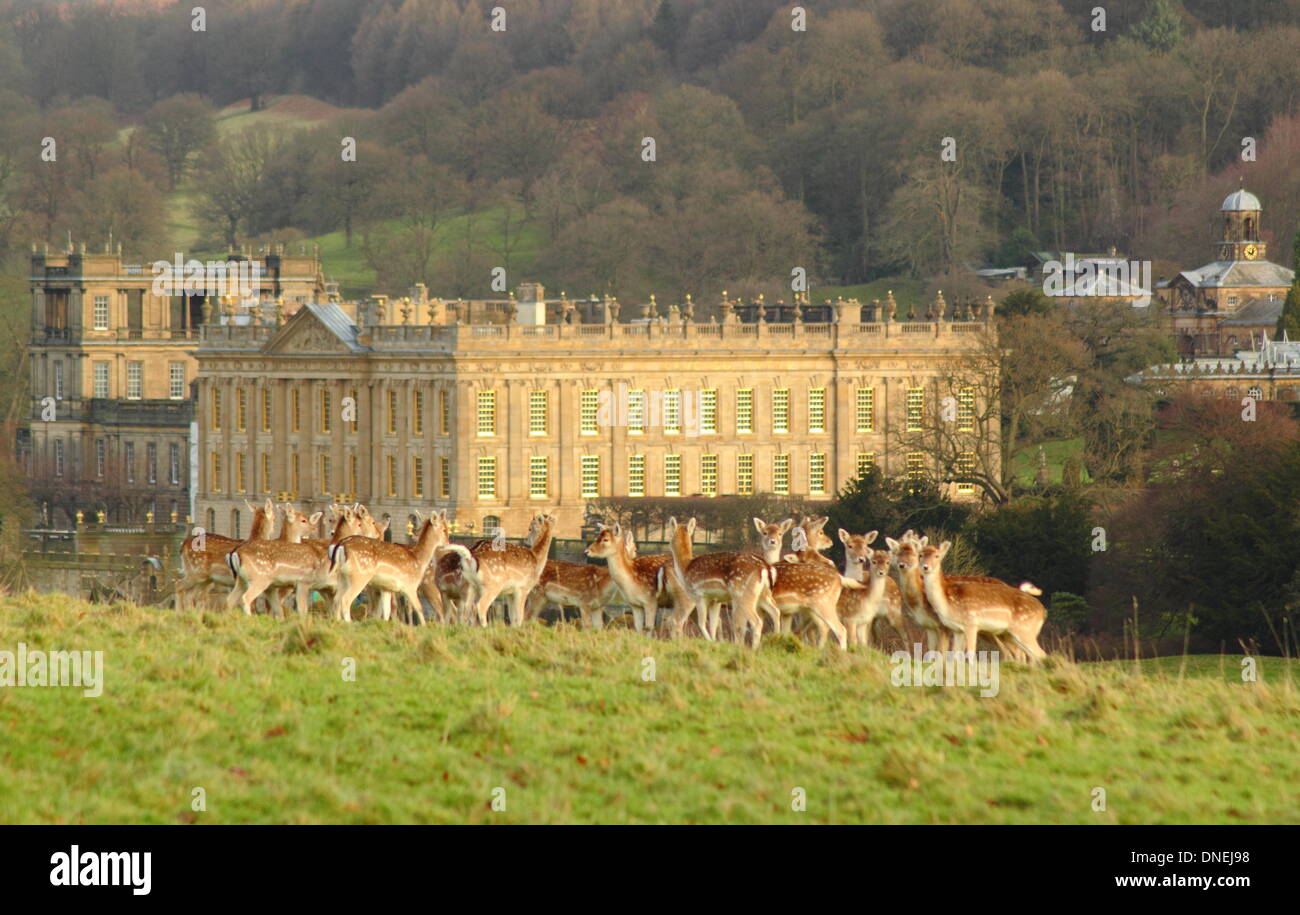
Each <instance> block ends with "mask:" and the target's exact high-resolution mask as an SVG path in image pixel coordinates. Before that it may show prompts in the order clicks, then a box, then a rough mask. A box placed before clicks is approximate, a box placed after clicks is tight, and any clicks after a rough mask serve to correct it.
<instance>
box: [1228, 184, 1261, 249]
mask: <svg viewBox="0 0 1300 915" xmlns="http://www.w3.org/2000/svg"><path fill="white" fill-rule="evenodd" d="M1220 210H1221V212H1222V213H1223V240H1222V241H1221V242H1219V245H1218V249H1219V250H1218V254H1219V260H1221V261H1257V260H1265V259H1266V247H1267V246H1266V245H1265V244H1264V242H1263V241H1261V240H1260V237H1259V215H1260V211H1261V207H1260V205H1259V198H1258V197H1256V196H1255V195H1254V194H1252V193H1251V192H1250V191H1248V190H1246V189H1245V188H1242V189H1241V190H1239V191H1234V192H1233V193H1231V194H1229V195H1228V196H1227V197H1225V198H1224V200H1223V206H1222V207H1221V208H1220Z"/></svg>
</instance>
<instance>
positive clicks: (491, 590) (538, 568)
mask: <svg viewBox="0 0 1300 915" xmlns="http://www.w3.org/2000/svg"><path fill="white" fill-rule="evenodd" d="M554 529H555V518H554V517H553V516H551V515H537V516H535V517H534V518H533V523H532V525H531V526H530V528H529V538H530V540H531V545H530V546H520V545H519V544H516V543H505V544H503V543H500V542H499V541H495V540H480V541H479V542H478V543H476V544H474V546H473V547H471V548H470V552H471V553H472V554H473V556H474V560H475V562H476V564H477V570H476V571H477V573H478V580H479V582H481V585H480V586H479V587H478V588H477V589H476V590H477V591H478V593H477V596H476V603H475V613H476V615H477V617H478V622H479V625H480V626H486V625H487V620H488V611H489V610H491V609H492V602H493V601H494V600H496V599H497V598H498V597H504V598H505V599H506V613H507V617H508V618H509V620H510V625H512V626H518V625H520V624H521V623H522V622H523V604H524V601H525V600H526V599H527V597H528V594H529V592H531V591H532V590H533V588H535V587H537V581H538V579H540V578H541V577H542V569H544V568H545V567H546V556H547V554H548V553H549V552H550V551H551V536H552V532H553V531H554Z"/></svg>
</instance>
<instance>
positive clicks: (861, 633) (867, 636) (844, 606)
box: [837, 528, 907, 647]
mask: <svg viewBox="0 0 1300 915" xmlns="http://www.w3.org/2000/svg"><path fill="white" fill-rule="evenodd" d="M875 539H876V532H875V531H868V532H867V533H865V534H850V533H849V532H848V531H846V530H844V529H843V528H840V540H841V541H842V542H843V543H844V576H845V577H846V578H853V579H856V580H858V581H866V582H867V584H868V588H867V590H866V591H859V590H856V589H852V588H846V589H845V590H844V592H843V593H842V594H840V601H839V604H838V607H837V609H838V610H839V614H840V619H841V620H842V621H843V622H844V625H845V626H846V627H847V629H848V631H849V644H850V645H863V646H866V647H870V646H871V627H872V624H873V623H874V622H875V621H876V619H877V618H878V617H879V616H881V615H882V614H883V615H884V617H885V619H887V620H889V624H890V625H891V626H893V627H894V630H895V631H896V632H897V633H898V634H899V635H901V636H903V637H904V638H906V637H907V633H906V631H905V629H904V628H903V596H902V592H901V591H900V590H899V588H898V583H897V582H895V581H894V579H893V577H892V575H891V574H890V572H891V567H892V564H893V556H892V554H891V553H890V551H889V550H873V549H871V546H870V544H871V543H872V542H873V541H874V540H875Z"/></svg>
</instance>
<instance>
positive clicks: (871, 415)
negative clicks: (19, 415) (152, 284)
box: [56, 363, 975, 437]
mask: <svg viewBox="0 0 1300 915" xmlns="http://www.w3.org/2000/svg"><path fill="white" fill-rule="evenodd" d="M100 365H102V366H103V385H104V390H105V391H107V384H108V364H107V363H98V364H96V375H95V384H96V391H98V390H99V388H100V374H99V372H100ZM141 365H142V363H129V364H128V385H127V386H128V397H129V396H132V395H131V394H130V393H129V392H130V390H131V389H132V381H131V378H132V374H131V366H141ZM60 367H61V364H56V369H59V368H60ZM178 368H179V376H178V375H177V374H176V372H177V369H178ZM172 371H173V375H172V396H173V397H181V396H183V392H184V385H185V378H184V365H183V364H179V363H178V364H175V365H173V369H172ZM61 377H62V373H61V372H56V384H57V386H58V387H60V388H61V381H59V380H58V379H61ZM135 386H136V389H137V391H138V388H139V376H138V374H137V376H136V378H135ZM178 392H179V393H178ZM600 394H601V392H600V391H599V390H594V389H587V390H584V391H582V392H581V395H580V397H579V432H580V433H581V434H583V435H597V434H599V433H600V412H601V397H600ZM699 395H700V402H699V409H698V413H699V416H698V423H699V428H698V431H699V432H700V433H716V432H717V431H718V392H717V390H716V389H713V388H709V389H705V390H703V391H700V392H699ZM56 396H58V395H56ZM96 396H108V395H107V394H106V393H105V394H103V395H99V394H96ZM135 396H139V394H138V393H137V394H136V395H135ZM349 397H350V399H351V401H352V403H351V405H350V410H351V412H350V413H348V411H347V410H345V411H343V412H344V416H343V419H344V421H345V422H348V423H349V424H350V428H351V431H353V432H356V431H357V419H356V409H357V393H356V391H352V392H350V393H349ZM660 397H661V402H660V421H661V427H662V430H663V432H664V433H665V434H667V435H673V434H678V433H681V432H682V431H683V410H682V391H681V390H677V389H674V390H669V391H664V392H662V393H661V395H660ZM247 398H248V395H247V391H246V390H245V389H244V388H242V387H241V388H238V389H237V392H236V413H235V430H236V431H239V432H243V431H245V430H246V429H247V406H248V404H247ZM289 400H290V402H289V411H290V417H289V420H290V421H289V428H290V431H292V432H300V431H302V392H301V391H300V390H299V389H298V388H293V389H292V390H291V391H290V398H289ZM386 406H387V410H386V414H387V415H386V420H387V423H386V428H387V431H388V434H390V435H396V434H398V432H399V428H400V422H401V394H400V392H398V391H396V390H389V391H388V398H387V405H386ZM906 407H907V412H906V424H905V428H906V431H908V432H920V431H921V429H922V424H923V420H924V414H925V388H923V387H920V386H913V387H909V388H908V389H907V402H906ZM222 408H223V396H222V389H221V388H213V389H212V395H211V407H210V416H211V425H212V429H213V431H219V430H220V429H221V428H222V424H223V421H224V416H223V413H222ZM550 412H551V408H550V392H549V391H545V390H537V391H530V392H529V394H528V434H529V435H534V436H545V435H549V434H550V431H551V430H550ZM649 414H650V410H649V396H648V394H647V392H646V391H644V390H634V391H628V392H627V410H626V425H627V431H628V434H630V435H641V434H643V433H645V432H646V430H647V429H648V428H649V423H650V416H649ZM424 416H425V392H424V391H422V390H416V391H413V392H412V394H411V432H412V434H414V435H423V434H424ZM271 419H272V407H271V390H270V389H269V388H264V389H263V390H262V402H261V428H262V431H263V432H269V431H271ZM437 420H438V433H439V434H440V435H448V434H450V431H451V406H450V397H449V394H448V392H447V391H439V392H438V414H437ZM771 420H772V431H773V432H774V433H788V432H790V389H789V388H775V389H773V391H772V415H771ZM957 420H958V429H959V431H962V432H970V431H973V430H974V427H975V426H974V422H975V395H974V391H973V390H972V389H970V388H963V389H961V391H959V392H958V398H957ZM315 427H316V431H318V432H322V433H327V432H331V431H333V428H334V400H333V393H332V392H331V391H330V390H329V389H328V388H322V389H320V391H319V393H318V397H317V404H316V423H315ZM476 429H477V433H478V435H479V436H480V437H491V436H495V435H496V434H497V392H496V391H492V390H488V391H479V392H478V394H477V402H476ZM854 430H855V431H856V432H857V433H859V434H864V433H871V432H875V431H876V392H875V388H870V387H865V388H858V389H857V390H856V392H855V399H854ZM753 431H754V390H753V388H742V389H740V390H738V391H736V432H737V433H742V434H743V433H752V432H753ZM825 431H826V388H824V387H821V388H810V389H809V390H808V432H809V433H811V434H820V433H824V432H825Z"/></svg>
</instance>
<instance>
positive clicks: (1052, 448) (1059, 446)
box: [1012, 438, 1092, 486]
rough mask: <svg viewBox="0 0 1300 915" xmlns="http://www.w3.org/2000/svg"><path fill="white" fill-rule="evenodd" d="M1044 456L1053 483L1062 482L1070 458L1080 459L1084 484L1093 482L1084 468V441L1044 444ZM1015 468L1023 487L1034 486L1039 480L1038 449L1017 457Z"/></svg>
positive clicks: (1031, 448) (1073, 440) (1076, 439)
mask: <svg viewBox="0 0 1300 915" xmlns="http://www.w3.org/2000/svg"><path fill="white" fill-rule="evenodd" d="M1042 446H1043V455H1044V457H1046V458H1047V469H1048V472H1049V473H1050V474H1051V476H1052V482H1053V483H1060V482H1061V473H1062V471H1063V470H1064V469H1065V462H1066V461H1067V460H1069V459H1070V458H1072V457H1073V458H1078V459H1079V475H1080V477H1081V479H1082V481H1083V482H1084V483H1089V482H1091V481H1092V477H1091V476H1089V474H1088V471H1087V469H1086V468H1085V467H1084V466H1083V439H1082V438H1066V439H1058V440H1056V441H1049V442H1043V443H1042ZM1012 466H1013V467H1014V468H1015V474H1016V479H1017V480H1018V481H1019V482H1020V484H1021V485H1022V486H1033V485H1034V481H1035V480H1037V479H1038V447H1037V446H1031V447H1029V448H1026V449H1025V450H1024V451H1021V452H1020V453H1019V454H1017V455H1016V456H1015V461H1014V463H1013V465H1012Z"/></svg>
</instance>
